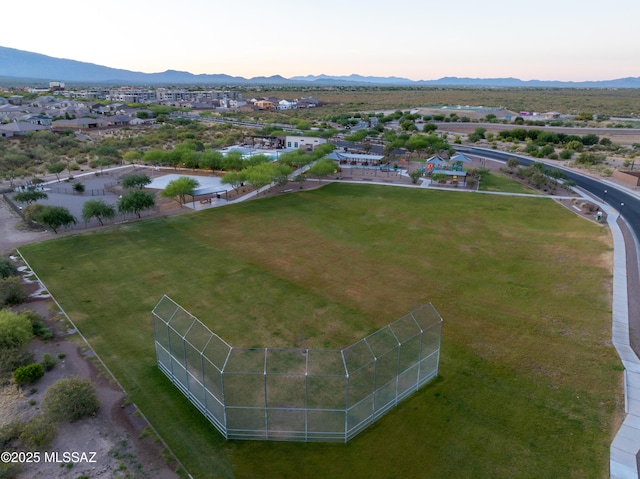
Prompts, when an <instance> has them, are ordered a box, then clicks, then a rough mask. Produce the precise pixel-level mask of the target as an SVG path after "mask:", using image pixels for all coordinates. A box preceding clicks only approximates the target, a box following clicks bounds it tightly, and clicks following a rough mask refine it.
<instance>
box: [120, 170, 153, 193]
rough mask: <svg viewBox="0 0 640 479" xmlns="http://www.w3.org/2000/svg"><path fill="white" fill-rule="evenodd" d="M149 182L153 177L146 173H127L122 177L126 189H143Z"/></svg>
mask: <svg viewBox="0 0 640 479" xmlns="http://www.w3.org/2000/svg"><path fill="white" fill-rule="evenodd" d="M149 183H151V178H149V177H148V176H147V175H145V174H144V173H134V174H133V175H127V176H125V177H124V178H122V187H123V188H126V189H131V188H138V189H139V190H141V189H142V188H144V187H145V186H147V185H148V184H149Z"/></svg>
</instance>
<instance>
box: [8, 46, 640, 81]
mask: <svg viewBox="0 0 640 479" xmlns="http://www.w3.org/2000/svg"><path fill="white" fill-rule="evenodd" d="M0 77H10V78H28V79H33V80H38V81H43V82H44V81H47V82H48V81H64V82H67V83H70V84H72V83H81V84H90V83H95V84H98V83H103V84H144V85H152V84H156V85H161V84H174V85H175V84H185V85H195V84H219V85H247V84H256V85H260V84H261V85H267V84H269V85H296V86H303V85H318V86H319V85H327V86H329V85H336V86H339V85H347V86H348V85H355V86H368V85H377V86H425V87H428V86H459V87H538V88H545V87H546V88H578V87H579V88H640V77H627V78H619V79H615V80H607V81H587V82H564V81H543V80H528V81H523V80H519V79H517V78H512V77H508V78H458V77H443V78H440V79H438V80H418V81H414V80H410V79H408V78H402V77H395V76H389V77H380V76H363V75H359V74H357V73H352V74H350V75H347V76H340V75H328V74H321V75H305V76H295V77H292V78H288V79H287V78H284V77H282V76H281V75H272V76H268V77H265V76H259V77H255V78H249V79H247V78H243V77H237V76H232V75H227V74H198V75H195V74H193V73H189V72H185V71H179V70H166V71H164V72H161V73H142V72H134V71H130V70H124V69H118V68H110V67H106V66H101V65H96V64H94V63H86V62H80V61H77V60H67V59H61V58H55V57H50V56H47V55H42V54H39V53H33V52H26V51H23V50H17V49H15V48H7V47H0Z"/></svg>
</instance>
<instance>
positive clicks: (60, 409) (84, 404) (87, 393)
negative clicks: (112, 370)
mask: <svg viewBox="0 0 640 479" xmlns="http://www.w3.org/2000/svg"><path fill="white" fill-rule="evenodd" d="M42 407H43V409H44V410H45V412H46V413H47V414H48V415H49V417H50V418H52V419H54V420H58V421H61V420H66V421H69V422H74V421H77V420H79V419H82V418H85V417H87V416H91V415H92V414H95V413H96V412H97V411H98V409H100V401H98V396H97V394H96V390H95V388H94V386H93V384H92V383H91V381H90V380H89V379H82V378H79V377H75V376H72V377H70V378H66V379H60V380H59V381H56V382H55V383H54V384H53V385H51V386H49V388H48V389H47V392H46V393H45V394H44V398H43V399H42Z"/></svg>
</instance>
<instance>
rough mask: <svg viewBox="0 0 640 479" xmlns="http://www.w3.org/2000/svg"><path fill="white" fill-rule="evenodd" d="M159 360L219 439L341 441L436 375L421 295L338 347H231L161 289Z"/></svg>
mask: <svg viewBox="0 0 640 479" xmlns="http://www.w3.org/2000/svg"><path fill="white" fill-rule="evenodd" d="M152 319H153V328H154V338H155V345H156V355H157V360H158V366H159V368H160V369H161V370H162V371H163V372H164V374H165V375H167V377H168V378H169V379H170V380H171V381H172V382H173V384H175V385H176V387H178V389H180V391H182V393H183V394H184V395H185V396H186V397H187V398H188V399H189V400H190V401H191V403H193V405H194V406H196V407H197V408H198V409H199V410H200V411H201V412H202V414H204V415H205V417H206V418H207V419H208V420H209V421H210V422H211V423H212V424H213V425H214V426H215V427H216V428H217V429H218V431H220V433H221V434H222V435H223V436H224V437H226V438H227V439H257V440H277V441H328V442H346V441H348V440H350V439H351V438H353V437H354V436H356V435H357V434H358V433H360V432H361V431H363V430H364V429H365V428H366V427H368V426H369V425H371V424H372V423H373V422H374V421H375V420H376V419H378V418H379V417H381V416H382V415H384V414H385V413H386V412H387V411H389V409H391V408H393V407H394V406H396V405H397V404H398V403H399V402H400V401H402V400H403V399H405V398H406V397H407V396H409V395H410V394H411V393H413V392H415V391H417V390H418V389H419V388H420V387H421V386H423V385H424V384H426V383H427V382H428V381H429V380H431V379H432V378H434V377H435V376H436V375H437V374H438V364H439V359H440V341H441V336H442V318H441V317H440V315H439V314H438V312H437V311H436V309H435V308H434V307H433V306H432V305H431V304H430V303H429V304H426V305H423V306H421V307H419V308H418V309H416V310H414V311H412V312H410V313H409V314H407V315H405V316H403V317H401V318H400V319H398V320H397V321H394V322H393V323H391V324H389V325H388V326H385V327H384V328H382V329H380V330H378V331H376V332H375V333H373V334H371V335H369V336H367V337H366V338H363V339H361V340H360V341H358V342H356V343H354V344H352V345H351V346H349V347H346V348H344V349H342V350H333V351H332V350H317V349H293V348H291V349H276V348H236V347H233V346H231V345H229V344H228V343H227V342H225V341H224V340H223V339H222V338H220V337H219V336H218V335H216V334H215V333H213V332H211V331H210V330H209V329H208V328H207V327H206V326H205V325H204V324H202V323H201V322H200V321H199V320H198V319H197V318H196V317H194V316H192V315H191V314H190V313H189V312H188V311H186V310H185V309H183V308H182V307H180V306H179V305H178V304H176V303H175V302H174V301H172V300H171V299H170V298H168V297H167V296H164V297H163V298H162V299H161V300H160V301H159V302H158V304H157V305H156V306H155V308H154V309H153V312H152Z"/></svg>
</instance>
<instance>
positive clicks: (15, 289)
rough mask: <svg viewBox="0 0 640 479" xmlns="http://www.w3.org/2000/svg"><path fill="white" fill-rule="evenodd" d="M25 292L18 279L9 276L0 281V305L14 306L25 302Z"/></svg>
mask: <svg viewBox="0 0 640 479" xmlns="http://www.w3.org/2000/svg"><path fill="white" fill-rule="evenodd" d="M27 297H28V296H27V292H26V291H25V289H24V284H23V283H22V281H20V278H18V277H16V276H9V277H8V278H3V279H0V305H7V306H15V305H16V304H20V303H24V302H25V301H26V300H27Z"/></svg>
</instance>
